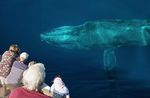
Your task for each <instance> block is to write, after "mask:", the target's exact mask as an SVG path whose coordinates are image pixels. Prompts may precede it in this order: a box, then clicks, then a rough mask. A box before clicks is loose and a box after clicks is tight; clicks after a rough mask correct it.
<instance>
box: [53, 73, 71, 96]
mask: <svg viewBox="0 0 150 98" xmlns="http://www.w3.org/2000/svg"><path fill="white" fill-rule="evenodd" d="M51 92H52V96H53V98H70V95H69V90H68V88H67V87H66V86H65V83H64V82H63V81H62V78H61V77H60V76H57V77H55V78H54V80H53V84H52V86H51Z"/></svg>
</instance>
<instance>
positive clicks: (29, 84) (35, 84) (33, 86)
mask: <svg viewBox="0 0 150 98" xmlns="http://www.w3.org/2000/svg"><path fill="white" fill-rule="evenodd" d="M44 80H45V67H44V64H42V63H36V64H34V65H32V66H30V67H29V68H28V69H27V70H26V71H24V73H23V79H22V82H23V85H24V87H25V88H26V89H28V90H38V88H39V87H40V86H41V84H42V83H43V82H44Z"/></svg>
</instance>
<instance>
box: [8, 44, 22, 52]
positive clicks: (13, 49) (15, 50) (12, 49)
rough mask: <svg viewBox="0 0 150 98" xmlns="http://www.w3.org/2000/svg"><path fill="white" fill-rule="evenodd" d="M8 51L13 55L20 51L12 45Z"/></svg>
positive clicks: (16, 46)
mask: <svg viewBox="0 0 150 98" xmlns="http://www.w3.org/2000/svg"><path fill="white" fill-rule="evenodd" d="M9 51H11V52H14V53H18V52H19V51H20V49H19V47H18V45H17V44H12V45H10V46H9Z"/></svg>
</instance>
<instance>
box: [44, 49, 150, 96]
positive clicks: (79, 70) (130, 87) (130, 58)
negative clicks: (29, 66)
mask: <svg viewBox="0 0 150 98" xmlns="http://www.w3.org/2000/svg"><path fill="white" fill-rule="evenodd" d="M149 49H150V47H149V46H148V47H137V46H136V47H135V46H128V47H121V48H118V49H116V57H117V66H116V67H115V68H114V70H112V71H108V72H107V71H105V70H104V69H103V64H102V63H103V61H102V60H103V58H102V57H103V51H98V50H96V51H72V50H65V49H60V50H59V49H58V51H57V52H56V51H52V52H53V53H56V54H57V53H58V52H59V53H58V54H59V55H57V56H56V55H55V56H52V57H55V58H53V59H55V60H56V59H57V60H56V61H53V60H52V61H51V62H52V63H53V62H54V64H52V65H51V67H50V66H47V67H48V69H47V78H46V82H48V81H50V78H52V77H51V76H55V75H57V74H60V75H61V76H62V77H63V79H64V82H65V83H66V85H67V86H68V88H69V90H70V94H71V97H73V98H76V97H78V98H149V97H150V93H149V92H150V83H149V82H150V77H149V75H150V66H149V64H150V61H149V59H150V55H149V54H150V53H149ZM56 62H57V63H56ZM48 83H50V82H48ZM50 84H51V83H50Z"/></svg>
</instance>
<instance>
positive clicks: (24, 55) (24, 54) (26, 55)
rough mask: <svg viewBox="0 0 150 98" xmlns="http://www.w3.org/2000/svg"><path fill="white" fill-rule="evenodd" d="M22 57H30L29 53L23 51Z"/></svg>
mask: <svg viewBox="0 0 150 98" xmlns="http://www.w3.org/2000/svg"><path fill="white" fill-rule="evenodd" d="M20 57H22V58H24V59H27V58H28V57H29V54H28V53H26V52H22V53H21V54H20Z"/></svg>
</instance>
